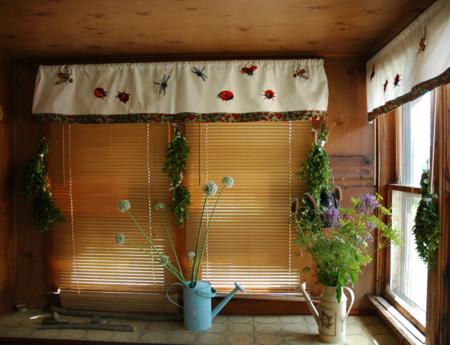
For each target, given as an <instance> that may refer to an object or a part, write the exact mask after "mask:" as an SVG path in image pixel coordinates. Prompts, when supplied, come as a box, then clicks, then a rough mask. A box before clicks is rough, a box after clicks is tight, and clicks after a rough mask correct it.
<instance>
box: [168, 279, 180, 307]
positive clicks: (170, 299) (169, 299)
mask: <svg viewBox="0 0 450 345" xmlns="http://www.w3.org/2000/svg"><path fill="white" fill-rule="evenodd" d="M174 285H179V286H183V284H181V283H178V282H175V283H172V284H170V285H169V287H168V288H167V290H166V298H167V300H168V301H169V302H170V303H172V304H173V305H176V306H177V307H178V308H181V309H184V308H183V307H182V306H181V305H179V304H178V303H177V302H175V301H174V300H173V299H172V298H170V296H169V291H170V289H171V288H172V286H174Z"/></svg>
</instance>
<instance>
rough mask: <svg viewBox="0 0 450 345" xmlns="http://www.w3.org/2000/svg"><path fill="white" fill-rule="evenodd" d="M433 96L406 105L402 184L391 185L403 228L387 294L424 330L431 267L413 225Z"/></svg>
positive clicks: (426, 159) (400, 140) (392, 255)
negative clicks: (420, 249)
mask: <svg viewBox="0 0 450 345" xmlns="http://www.w3.org/2000/svg"><path fill="white" fill-rule="evenodd" d="M432 95H433V94H432V93H427V94H425V95H424V96H422V97H420V98H419V99H417V100H415V101H413V102H410V103H408V104H406V105H404V106H403V107H402V111H401V117H400V118H401V119H400V121H399V122H398V123H399V124H400V126H399V130H398V131H397V143H398V144H399V156H400V157H399V158H400V162H398V163H399V164H398V166H399V168H400V174H399V184H397V185H391V186H390V190H391V194H390V199H391V206H392V213H393V225H394V227H396V228H397V229H399V230H400V231H401V239H402V245H401V246H395V245H392V246H391V251H390V279H389V286H388V289H387V293H388V295H389V296H390V297H391V300H393V301H395V303H396V304H397V305H398V307H399V308H401V309H402V310H403V311H404V312H405V313H406V314H408V315H409V316H410V319H411V318H412V319H413V320H415V324H416V326H417V325H418V327H419V328H421V329H422V330H423V329H424V327H425V321H426V305H427V277H428V270H427V267H426V265H425V264H424V263H423V262H422V260H421V259H420V258H419V256H418V254H417V250H416V244H415V239H414V234H413V233H412V228H413V226H414V217H415V215H416V211H417V207H418V204H419V201H420V189H419V188H418V187H419V182H420V177H421V174H422V171H423V169H425V168H427V165H428V162H429V159H430V150H431V147H430V143H431V123H432V121H431V119H432V116H431V114H432V110H431V109H432Z"/></svg>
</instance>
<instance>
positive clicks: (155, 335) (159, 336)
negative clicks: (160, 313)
mask: <svg viewBox="0 0 450 345" xmlns="http://www.w3.org/2000/svg"><path fill="white" fill-rule="evenodd" d="M168 338H169V334H168V333H166V332H158V331H145V332H144V333H143V334H142V335H141V337H140V338H139V342H140V343H149V344H151V343H162V342H167V340H168Z"/></svg>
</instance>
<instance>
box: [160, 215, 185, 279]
mask: <svg viewBox="0 0 450 345" xmlns="http://www.w3.org/2000/svg"><path fill="white" fill-rule="evenodd" d="M161 213H162V224H163V229H164V232H165V233H166V236H167V238H168V239H169V243H170V247H171V248H172V252H173V255H174V256H175V260H176V262H177V266H178V270H179V272H180V274H181V276H182V277H183V280H185V279H184V275H183V270H182V269H181V265H180V261H179V260H178V255H177V252H176V251H175V246H174V245H173V241H172V236H171V235H170V232H169V228H168V226H167V222H166V215H165V214H164V211H161Z"/></svg>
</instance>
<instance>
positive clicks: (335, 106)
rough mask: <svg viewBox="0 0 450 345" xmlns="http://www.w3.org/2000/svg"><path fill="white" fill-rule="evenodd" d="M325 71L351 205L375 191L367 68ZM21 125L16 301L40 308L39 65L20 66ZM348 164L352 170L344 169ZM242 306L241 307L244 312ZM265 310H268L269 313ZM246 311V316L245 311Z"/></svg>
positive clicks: (359, 306)
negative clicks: (35, 185) (31, 194)
mask: <svg viewBox="0 0 450 345" xmlns="http://www.w3.org/2000/svg"><path fill="white" fill-rule="evenodd" d="M99 62H100V61H99ZM325 69H326V73H327V75H328V81H329V92H330V99H329V112H328V113H329V119H328V122H329V124H330V126H331V127H332V130H331V134H330V141H329V143H328V144H327V149H328V150H329V153H330V155H331V164H332V168H333V169H334V170H335V172H336V183H338V184H340V185H342V186H343V187H344V194H345V197H346V203H347V204H348V201H349V199H350V196H359V195H361V194H364V193H368V192H374V191H375V184H374V182H373V180H374V175H373V174H374V163H373V162H374V126H373V125H370V124H368V123H367V115H366V108H365V105H366V103H365V69H364V64H363V62H362V61H361V60H359V59H342V58H327V59H326V60H325ZM15 72H16V73H15V78H16V88H15V95H16V111H15V116H16V119H15V120H16V121H15V124H14V125H15V161H14V166H15V170H16V171H18V172H20V174H17V178H16V181H15V195H16V201H15V202H16V206H15V210H16V211H15V218H16V233H17V242H18V243H17V249H18V252H17V265H18V268H17V270H18V272H22V273H21V274H20V275H19V276H18V280H17V300H20V301H24V302H25V303H28V304H29V305H30V306H34V307H37V306H40V305H41V304H42V303H43V294H44V292H45V291H46V289H47V288H48V286H47V278H46V272H45V267H46V265H45V259H44V255H45V246H44V239H43V236H42V235H41V234H40V233H39V232H38V231H37V230H36V229H35V228H34V227H33V226H32V222H31V208H30V205H29V203H28V202H27V201H24V200H23V199H21V198H20V189H21V186H22V177H21V169H22V167H23V164H24V163H25V162H26V161H27V160H28V159H29V158H30V157H31V155H32V154H33V153H34V152H35V147H36V143H37V142H38V140H39V137H40V134H41V128H40V127H39V126H37V125H35V124H32V123H31V122H30V121H29V117H30V109H31V99H32V89H33V86H34V75H35V66H32V65H17V66H16V68H15ZM346 165H348V169H345V166H346ZM355 291H356V295H357V302H356V305H355V312H356V313H361V312H367V310H369V309H370V308H371V307H370V305H369V303H368V302H367V299H366V297H365V295H366V294H372V293H374V291H375V262H373V263H372V264H370V265H369V266H367V267H366V268H365V269H364V272H363V276H362V277H361V280H360V282H359V283H358V285H357V287H356V290H355ZM233 303H234V302H232V303H230V304H229V305H228V306H227V310H228V311H229V312H232V313H236V312H238V310H240V308H244V309H245V310H247V311H248V312H254V313H264V311H266V313H270V312H278V313H283V312H286V313H297V312H301V311H302V310H303V311H305V309H304V308H300V307H299V303H295V302H280V301H271V302H264V303H262V302H255V304H254V307H253V308H250V309H248V308H247V307H248V306H249V305H250V304H249V303H250V302H249V301H238V302H235V304H233ZM239 306H241V307H239ZM264 306H265V308H264ZM241 312H242V311H241Z"/></svg>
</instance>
